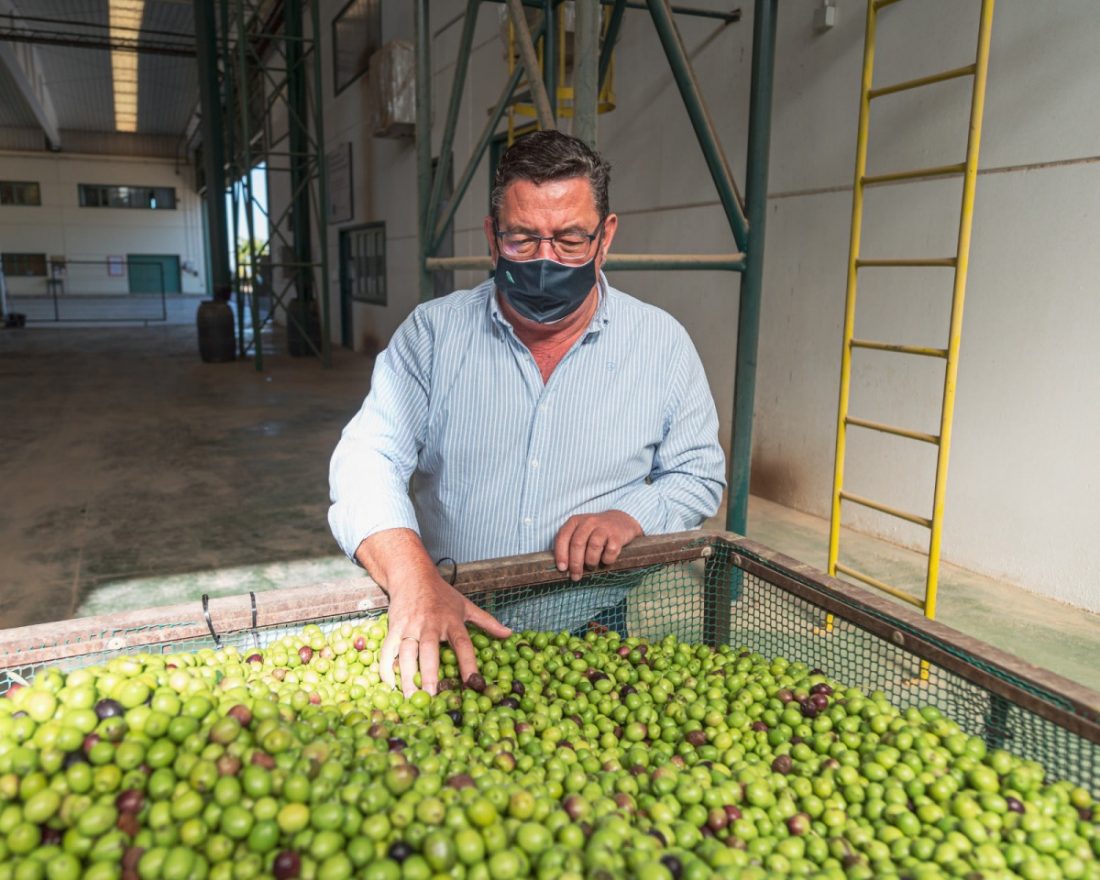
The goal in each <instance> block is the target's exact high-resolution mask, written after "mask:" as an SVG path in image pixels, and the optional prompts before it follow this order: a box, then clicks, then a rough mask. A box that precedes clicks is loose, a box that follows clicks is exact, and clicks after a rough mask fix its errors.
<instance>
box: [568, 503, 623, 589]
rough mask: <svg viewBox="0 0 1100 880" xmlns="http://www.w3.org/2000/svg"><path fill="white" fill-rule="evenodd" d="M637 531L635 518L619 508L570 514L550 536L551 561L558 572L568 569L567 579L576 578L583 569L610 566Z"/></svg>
mask: <svg viewBox="0 0 1100 880" xmlns="http://www.w3.org/2000/svg"><path fill="white" fill-rule="evenodd" d="M641 534H644V532H643V531H642V527H641V526H640V525H638V521H637V520H636V519H634V517H632V516H631V515H630V514H629V513H623V511H621V510H608V511H605V512H604V513H582V514H578V515H577V516H571V517H569V519H567V520H566V521H565V525H563V526H562V527H561V529H559V530H558V536H557V537H556V538H555V539H554V561H555V562H556V563H557V566H558V571H568V572H569V577H570V579H572V580H575V581H579V580H580V579H581V575H583V574H584V570H585V568H590V569H591V568H595V567H596V566H597V565H599V564H600V563H601V562H602V563H603V564H604V565H610V564H611V563H612V562H614V561H615V560H616V559H618V558H619V553H620V552H621V551H622V549H623V547H625V546H626V545H627V544H629V543H630V542H631V541H633V540H634V539H635V538H637V537H638V536H639V535H641Z"/></svg>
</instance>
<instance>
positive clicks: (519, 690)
mask: <svg viewBox="0 0 1100 880" xmlns="http://www.w3.org/2000/svg"><path fill="white" fill-rule="evenodd" d="M512 693H513V694H515V695H516V696H517V697H522V696H523V695H524V694H526V693H527V688H525V687H524V686H523V682H522V681H513V682H512Z"/></svg>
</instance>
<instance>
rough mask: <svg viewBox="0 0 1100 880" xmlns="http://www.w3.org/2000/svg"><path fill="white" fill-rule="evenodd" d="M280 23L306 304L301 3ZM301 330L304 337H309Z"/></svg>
mask: <svg viewBox="0 0 1100 880" xmlns="http://www.w3.org/2000/svg"><path fill="white" fill-rule="evenodd" d="M284 9H285V20H284V23H283V28H284V36H285V44H284V45H285V49H284V52H285V55H286V89H287V110H288V111H289V112H288V113H287V140H288V143H289V145H290V192H291V203H292V204H293V206H294V210H293V213H292V214H291V234H292V235H293V238H294V261H295V263H297V266H296V267H295V269H294V279H295V284H294V286H295V290H296V291H297V293H298V296H299V298H301V299H302V300H303V301H305V302H309V301H311V300H312V299H313V297H314V291H313V273H312V272H311V271H310V270H309V268H308V264H309V263H311V262H313V242H312V235H311V229H310V218H309V122H308V118H309V117H308V109H307V96H306V87H307V86H306V71H305V63H304V51H303V46H302V0H285V6H284ZM305 329H306V328H304V327H303V328H302V332H303V335H306V336H308V334H307V333H306V332H305Z"/></svg>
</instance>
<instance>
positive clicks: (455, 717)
mask: <svg viewBox="0 0 1100 880" xmlns="http://www.w3.org/2000/svg"><path fill="white" fill-rule="evenodd" d="M447 716H448V717H449V718H450V719H451V721H452V722H453V723H454V726H455V727H461V726H462V711H461V710H459V709H452V710H451V711H450V712H448V713H447Z"/></svg>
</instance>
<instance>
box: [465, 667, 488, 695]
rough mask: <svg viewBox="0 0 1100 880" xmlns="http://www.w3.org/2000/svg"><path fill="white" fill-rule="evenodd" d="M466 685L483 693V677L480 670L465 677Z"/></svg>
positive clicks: (484, 685)
mask: <svg viewBox="0 0 1100 880" xmlns="http://www.w3.org/2000/svg"><path fill="white" fill-rule="evenodd" d="M466 687H468V688H469V689H470V690H472V691H475V692H476V693H479V694H483V693H485V688H486V684H485V677H484V676H483V675H482V674H481V673H480V672H472V673H470V676H469V677H468V678H467V679H466Z"/></svg>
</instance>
